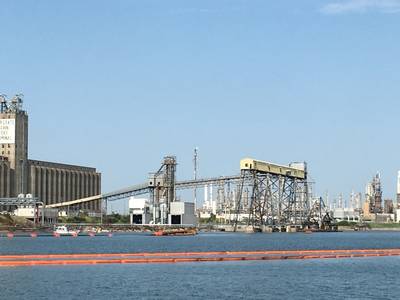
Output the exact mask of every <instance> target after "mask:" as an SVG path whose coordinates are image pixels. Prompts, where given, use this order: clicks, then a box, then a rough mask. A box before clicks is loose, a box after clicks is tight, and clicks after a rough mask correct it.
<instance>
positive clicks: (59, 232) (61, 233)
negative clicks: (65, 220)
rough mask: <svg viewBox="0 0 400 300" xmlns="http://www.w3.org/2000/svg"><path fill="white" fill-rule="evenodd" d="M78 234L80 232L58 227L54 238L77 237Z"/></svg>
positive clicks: (54, 232) (62, 226)
mask: <svg viewBox="0 0 400 300" xmlns="http://www.w3.org/2000/svg"><path fill="white" fill-rule="evenodd" d="M78 234H79V230H69V229H68V228H67V226H64V225H61V226H57V227H56V228H55V229H54V231H53V235H54V236H66V235H70V236H77V235H78Z"/></svg>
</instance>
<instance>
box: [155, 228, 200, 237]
mask: <svg viewBox="0 0 400 300" xmlns="http://www.w3.org/2000/svg"><path fill="white" fill-rule="evenodd" d="M196 234H197V230H196V229H169V230H158V231H155V232H153V235H154V236H186V235H196Z"/></svg>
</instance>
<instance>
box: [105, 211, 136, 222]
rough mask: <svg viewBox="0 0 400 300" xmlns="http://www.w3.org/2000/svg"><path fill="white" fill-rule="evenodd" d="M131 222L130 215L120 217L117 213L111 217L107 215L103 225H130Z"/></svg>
mask: <svg viewBox="0 0 400 300" xmlns="http://www.w3.org/2000/svg"><path fill="white" fill-rule="evenodd" d="M129 222H130V218H129V215H126V216H124V215H120V214H117V213H112V214H111V215H107V216H106V217H104V219H103V223H106V224H128V223H129Z"/></svg>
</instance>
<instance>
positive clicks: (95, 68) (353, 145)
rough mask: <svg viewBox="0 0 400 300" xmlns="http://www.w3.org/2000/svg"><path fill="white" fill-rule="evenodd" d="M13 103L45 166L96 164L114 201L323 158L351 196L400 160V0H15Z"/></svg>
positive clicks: (6, 33) (7, 19)
mask: <svg viewBox="0 0 400 300" xmlns="http://www.w3.org/2000/svg"><path fill="white" fill-rule="evenodd" d="M0 20H1V26H0V37H1V42H0V43H1V44H0V92H2V93H5V94H7V95H9V96H12V95H13V94H14V93H19V92H22V93H23V94H24V95H25V107H26V109H27V110H28V112H29V116H30V149H29V152H30V157H31V158H33V159H41V160H50V161H57V162H65V163H71V164H83V165H90V166H95V167H97V168H98V170H99V171H101V172H102V173H103V191H110V190H113V189H117V188H121V187H124V186H127V185H131V184H136V183H140V182H143V181H145V179H146V177H147V173H148V172H151V171H155V170H156V169H157V168H158V167H159V164H160V162H161V160H162V157H163V156H164V155H167V154H174V155H176V156H177V157H178V161H179V166H178V178H179V179H188V178H191V176H192V172H193V171H192V152H193V148H194V147H195V146H198V147H199V155H200V158H199V160H200V170H199V172H200V176H201V177H209V176H220V175H230V174H236V173H238V171H239V166H238V163H239V160H240V159H241V158H243V157H245V156H250V157H255V158H258V159H262V160H268V161H273V162H277V163H282V164H284V163H289V162H291V161H307V162H308V165H309V170H310V173H311V176H312V178H313V179H314V180H315V181H316V190H317V192H318V193H320V194H323V193H324V192H325V190H329V192H330V194H331V196H335V195H337V194H338V193H341V192H342V193H343V194H344V195H345V197H347V196H348V194H349V193H350V192H351V190H352V189H353V188H354V190H355V191H360V192H364V187H365V184H366V183H367V181H368V180H370V178H371V177H372V176H373V175H374V173H375V172H376V171H380V172H381V174H382V178H383V188H384V196H385V197H394V194H395V184H396V175H397V170H398V169H399V168H400V162H399V148H400V139H399V133H398V132H399V126H398V124H399V117H400V104H399V100H400V97H399V95H400V71H399V70H400V59H399V57H400V39H399V37H400V1H394V0H391V1H385V0H382V1H372V0H345V1H339V0H332V1H329V0H328V1H317V0H303V1H294V0H293V1H283V0H279V1H264V0H252V1H248V0H246V1H244V0H243V1H240V0H238V1H234V0H225V1H224V0H209V1H207V0H202V1H188V0H182V1H172V0H171V1H164V0H159V1H152V0H146V1H144V0H143V1H133V0H132V1H128V0H126V1H115V0H113V1H99V0H96V1H5V0H3V1H1V2H0Z"/></svg>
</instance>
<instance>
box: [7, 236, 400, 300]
mask: <svg viewBox="0 0 400 300" xmlns="http://www.w3.org/2000/svg"><path fill="white" fill-rule="evenodd" d="M381 248H400V232H343V233H313V234H303V233H294V234H287V233H274V234H239V233H201V234H199V235H196V236H183V237H153V236H150V235H148V234H115V235H114V236H113V237H108V236H96V237H88V236H83V237H77V238H72V237H62V238H54V237H50V236H46V237H38V238H29V237H15V238H13V239H7V238H4V237H3V238H0V254H71V253H131V252H174V251H177V252H179V251H240V250H243V251H244V250H247V251H250V250H305V249H381ZM398 270H400V257H377V258H351V259H315V260H282V261H243V262H202V263H179V264H132V265H116V264H115V265H114V264H113V265H79V266H32V267H2V268H0V288H1V296H0V298H1V299H25V298H27V299H28V298H29V299H110V298H111V297H112V298H113V299H320V298H322V297H323V298H327V299H398V295H400V279H399V276H398Z"/></svg>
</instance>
